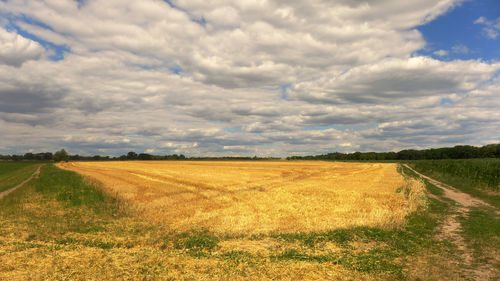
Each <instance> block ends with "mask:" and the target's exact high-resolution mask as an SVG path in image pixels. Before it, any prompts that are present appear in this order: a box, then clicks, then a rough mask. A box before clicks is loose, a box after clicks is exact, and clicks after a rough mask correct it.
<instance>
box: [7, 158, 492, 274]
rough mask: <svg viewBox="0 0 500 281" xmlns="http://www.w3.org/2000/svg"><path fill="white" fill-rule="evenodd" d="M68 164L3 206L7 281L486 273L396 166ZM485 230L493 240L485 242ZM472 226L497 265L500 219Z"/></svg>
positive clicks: (469, 231)
mask: <svg viewBox="0 0 500 281" xmlns="http://www.w3.org/2000/svg"><path fill="white" fill-rule="evenodd" d="M9 164H15V163H9ZM57 166H60V167H63V168H64V169H60V168H58V167H57ZM57 166H56V165H53V164H43V166H42V170H41V173H40V177H39V178H35V179H33V180H32V181H30V182H29V183H27V184H26V185H25V186H23V188H22V189H19V190H16V191H15V192H13V193H12V194H10V195H9V196H7V197H5V198H3V199H1V200H0V280H4V279H5V280H67V279H71V280H89V279H92V280H109V279H115V280H116V279H120V280H186V279H187V280H256V279H258V280H332V279H333V280H397V279H401V280H444V279H455V280H458V279H464V276H465V277H467V276H469V277H471V276H478V275H477V274H476V273H475V272H472V273H471V270H476V268H477V266H478V265H477V264H475V263H470V262H467V261H464V259H463V256H462V255H461V251H462V250H460V249H457V247H456V246H455V245H454V243H452V240H450V239H449V238H447V237H445V236H439V235H442V234H440V233H441V232H440V229H441V225H442V223H443V221H444V220H445V218H446V217H447V216H448V215H449V214H450V212H451V211H452V210H451V209H450V205H449V204H448V203H446V202H442V201H440V200H442V199H439V198H438V199H439V200H436V199H433V198H427V197H426V196H424V191H425V190H423V188H424V185H423V183H422V182H421V181H419V180H415V179H413V178H411V177H409V176H408V175H409V173H408V171H404V172H403V170H402V168H401V167H398V166H397V165H396V164H380V163H336V162H285V161H280V162H188V161H186V162H177V161H175V162H139V161H134V162H75V163H60V164H57ZM69 169H71V170H75V171H78V172H79V173H80V174H77V173H75V172H73V171H69ZM398 170H399V172H398ZM82 175H84V176H82ZM403 175H404V176H403ZM425 187H426V188H430V185H429V183H427V184H426V185H425ZM432 188H433V189H429V191H432V190H434V189H437V187H432ZM266 194H267V196H266ZM387 198H390V200H389V199H387ZM299 203H300V204H299ZM193 206H195V207H193ZM197 210H202V212H197ZM388 210H389V211H388ZM281 214H283V216H284V217H285V218H286V219H283V218H281V217H280V215H281ZM463 219H464V220H466V219H467V218H465V217H464V218H463ZM483 221H487V222H488V224H489V228H488V231H487V232H482V233H481V236H480V238H475V237H477V231H478V230H477V229H478V228H479V229H480V230H484V227H482V226H481V225H482V222H483ZM224 223H229V224H231V225H230V227H228V226H227V225H225V224H224ZM464 225H465V226H467V227H466V228H464V231H466V234H464V237H465V238H466V241H467V242H468V243H469V241H470V243H471V245H474V247H475V248H474V249H475V250H474V251H475V252H474V253H477V255H478V257H477V259H476V258H475V260H477V263H478V264H479V265H483V264H486V265H489V264H493V265H494V262H492V260H491V259H493V261H494V260H495V253H496V252H495V251H494V249H496V248H495V246H494V245H495V244H496V242H498V241H497V239H498V237H497V235H496V234H495V233H496V232H497V228H498V225H497V221H496V220H495V219H494V218H492V217H491V216H486V214H485V213H483V212H482V211H481V210H479V209H478V210H476V211H475V213H473V215H471V216H470V218H469V222H468V221H464ZM484 249H489V250H488V251H485V250H484ZM492 249H493V251H492ZM490 271H491V270H490ZM490 271H488V272H490ZM488 274H489V275H486V276H487V277H488V276H489V277H492V278H493V279H492V280H494V278H495V276H498V275H495V274H498V272H497V271H494V270H493V273H488ZM486 280H487V279H486Z"/></svg>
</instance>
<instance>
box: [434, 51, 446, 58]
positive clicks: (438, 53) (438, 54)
mask: <svg viewBox="0 0 500 281" xmlns="http://www.w3.org/2000/svg"><path fill="white" fill-rule="evenodd" d="M433 54H435V55H436V56H440V57H445V56H447V55H448V51H446V50H437V51H434V52H433Z"/></svg>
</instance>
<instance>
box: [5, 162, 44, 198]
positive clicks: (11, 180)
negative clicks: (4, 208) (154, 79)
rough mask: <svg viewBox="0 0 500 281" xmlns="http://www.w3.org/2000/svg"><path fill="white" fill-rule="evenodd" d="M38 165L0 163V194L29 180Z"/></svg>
mask: <svg viewBox="0 0 500 281" xmlns="http://www.w3.org/2000/svg"><path fill="white" fill-rule="evenodd" d="M40 165H41V163H38V162H0V192H2V191H5V190H7V189H9V188H12V187H14V186H16V185H17V184H19V183H21V182H22V181H24V180H25V179H27V178H29V177H30V176H31V175H32V174H33V173H34V172H35V171H36V169H37V167H38V166H40Z"/></svg>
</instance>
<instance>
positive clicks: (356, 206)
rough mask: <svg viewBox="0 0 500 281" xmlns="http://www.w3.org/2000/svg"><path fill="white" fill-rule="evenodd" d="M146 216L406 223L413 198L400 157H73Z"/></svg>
mask: <svg viewBox="0 0 500 281" xmlns="http://www.w3.org/2000/svg"><path fill="white" fill-rule="evenodd" d="M58 166H59V167H60V168H63V169H67V170H72V171H76V172H78V173H80V174H83V175H85V176H89V177H91V178H93V179H96V180H98V181H99V182H101V183H102V184H103V187H102V188H103V189H104V191H105V192H107V193H108V194H111V195H115V196H118V197H119V198H120V199H122V200H124V201H125V202H127V203H129V204H130V205H131V206H133V208H134V209H135V210H136V211H137V214H139V215H140V216H142V217H144V218H146V219H149V220H154V221H157V222H160V223H165V224H167V225H168V226H169V227H170V228H172V229H174V230H180V231H184V230H190V229H197V228H204V229H208V230H210V231H213V232H216V233H233V234H237V233H245V234H257V233H271V232H297V231H301V232H310V231H325V230H329V229H333V228H348V227H353V226H374V227H384V228H393V227H398V226H401V225H403V224H404V222H405V217H406V216H407V215H408V214H409V212H410V211H412V210H411V209H412V206H411V205H412V204H411V202H410V201H411V200H410V201H409V200H408V198H406V197H405V196H404V194H403V193H402V192H400V193H398V192H397V190H400V189H401V188H402V187H403V186H404V185H405V180H404V178H403V176H401V175H400V174H399V173H398V172H397V165H396V164H385V163H384V164H382V163H343V162H284V161H283V162H218V161H217V162H190V161H168V162H158V161H156V162H155V161H134V162H74V163H60V164H58Z"/></svg>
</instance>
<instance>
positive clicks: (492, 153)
mask: <svg viewBox="0 0 500 281" xmlns="http://www.w3.org/2000/svg"><path fill="white" fill-rule="evenodd" d="M495 157H496V158H500V144H489V145H485V146H482V147H475V146H470V145H457V146H454V147H443V148H432V149H425V150H413V149H406V150H401V151H399V152H359V151H358V152H354V153H340V152H334V153H328V154H323V155H314V156H312V155H309V156H291V157H288V158H287V159H288V160H340V161H344V160H354V161H359V160H370V161H374V160H377V161H380V160H382V161H384V160H392V161H393V160H419V159H468V158H495Z"/></svg>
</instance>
